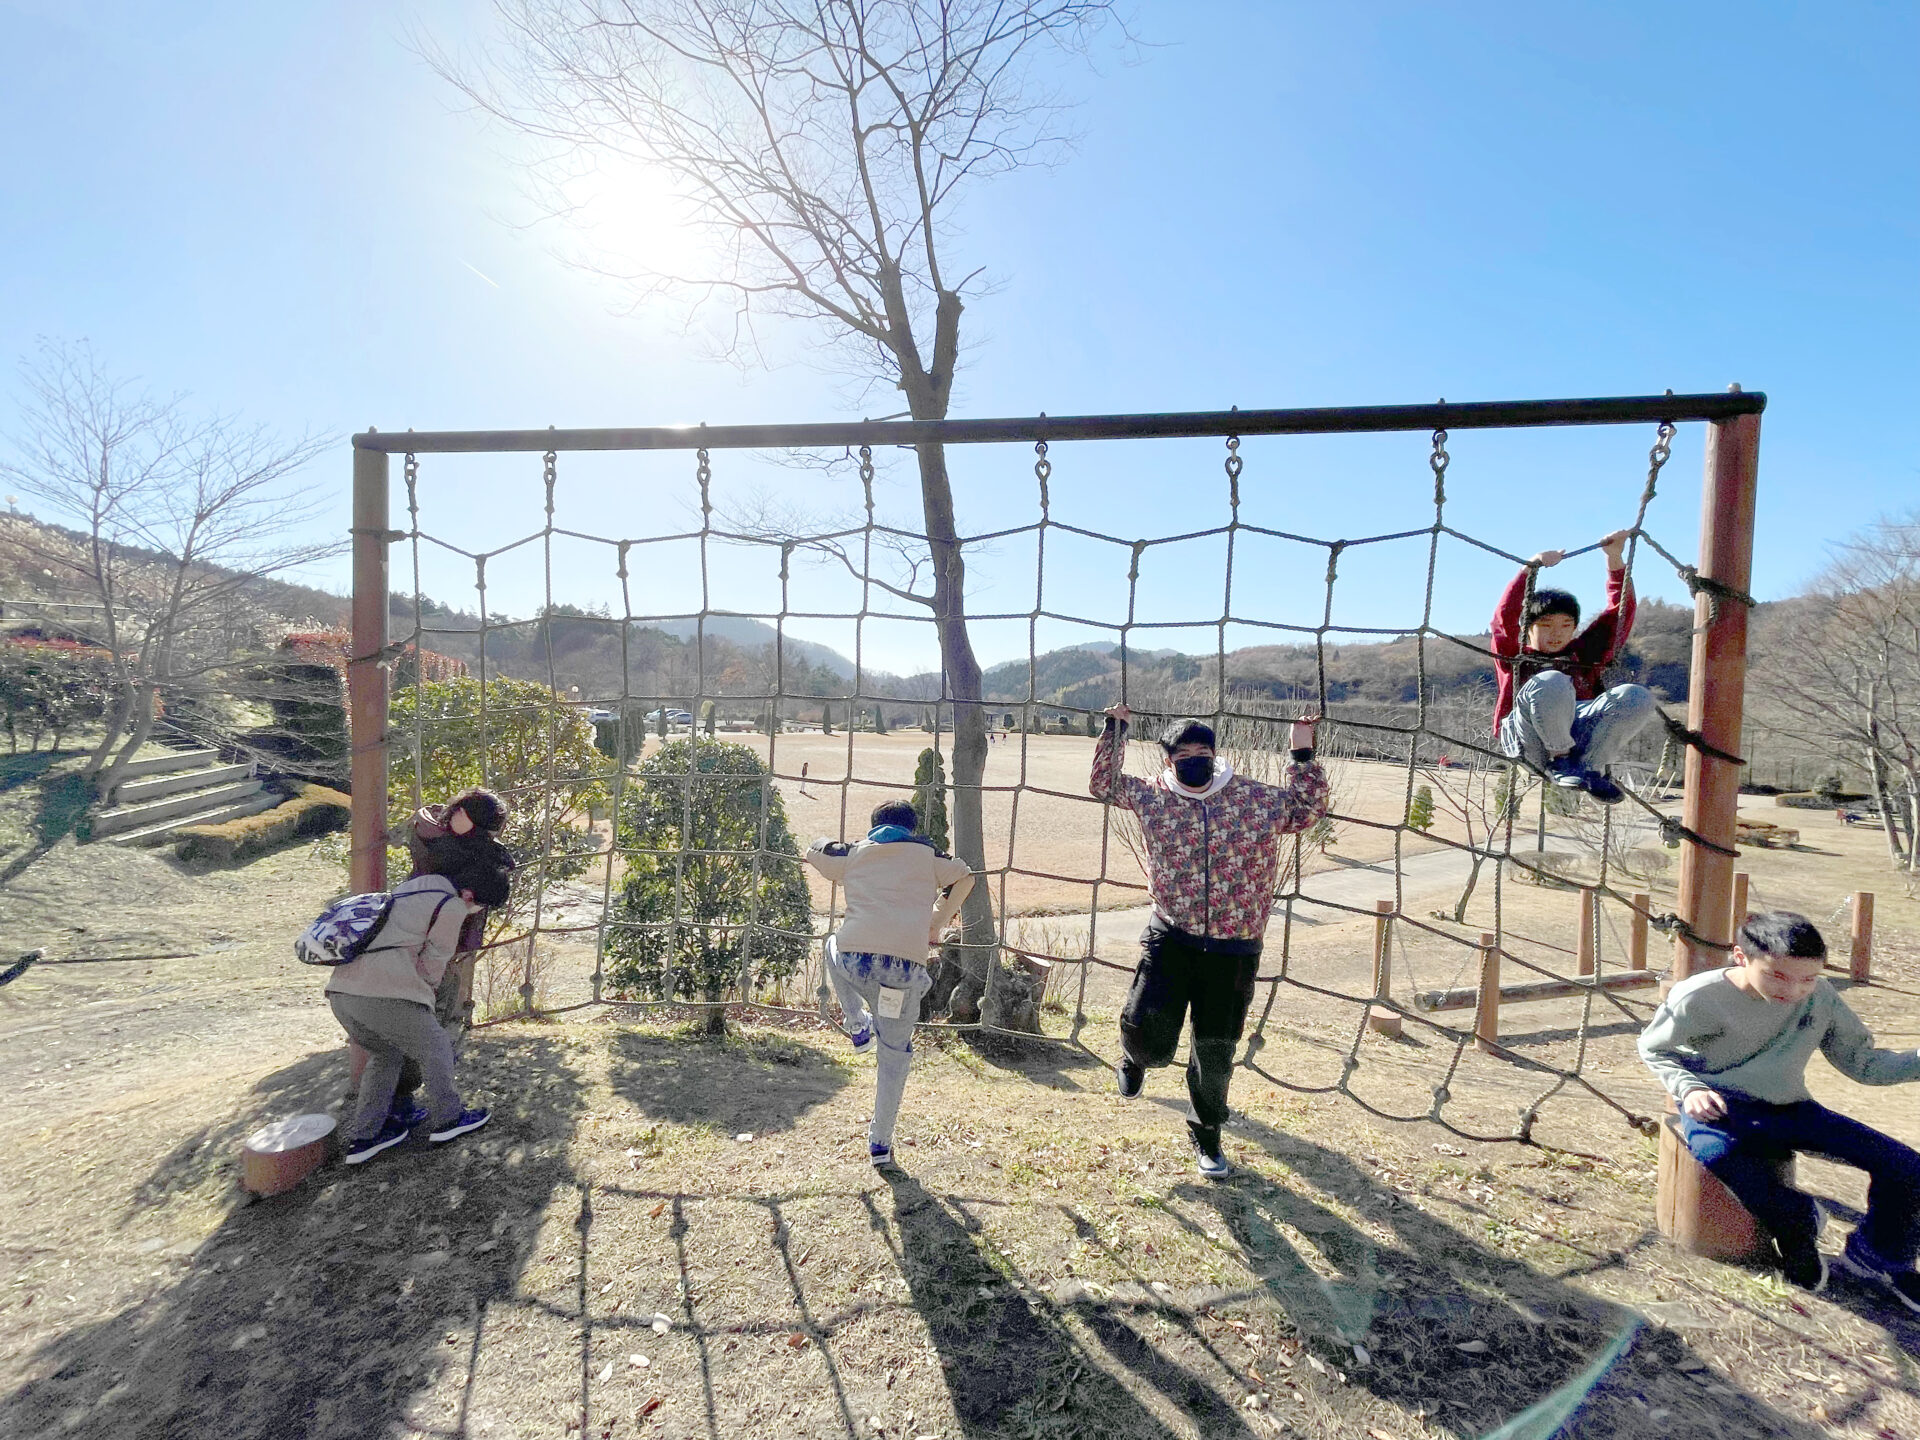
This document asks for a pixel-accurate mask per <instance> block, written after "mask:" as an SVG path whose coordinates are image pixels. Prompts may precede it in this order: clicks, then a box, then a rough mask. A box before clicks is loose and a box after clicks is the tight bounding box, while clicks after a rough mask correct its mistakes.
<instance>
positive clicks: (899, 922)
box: [807, 800, 974, 1170]
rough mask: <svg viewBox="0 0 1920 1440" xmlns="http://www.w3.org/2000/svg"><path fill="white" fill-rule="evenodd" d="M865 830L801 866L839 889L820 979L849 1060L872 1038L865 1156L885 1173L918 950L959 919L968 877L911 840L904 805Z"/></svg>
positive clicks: (919, 966) (922, 977)
mask: <svg viewBox="0 0 1920 1440" xmlns="http://www.w3.org/2000/svg"><path fill="white" fill-rule="evenodd" d="M872 823H873V828H872V829H871V830H870V831H869V832H868V833H867V838H866V839H864V840H862V841H860V842H859V843H858V844H857V845H847V844H844V843H842V842H840V841H837V840H828V839H826V838H825V837H822V838H821V839H818V840H816V841H814V842H813V844H812V846H811V847H809V849H808V850H807V863H808V864H809V865H811V866H813V868H814V869H816V870H818V871H819V872H820V873H821V874H822V875H824V876H826V878H827V879H829V880H833V881H837V882H838V883H839V884H840V885H841V886H843V887H844V888H845V890H846V894H847V913H846V916H845V918H844V919H842V920H841V922H840V929H839V930H838V931H837V932H836V933H835V934H833V935H832V936H830V937H829V938H828V940H827V979H828V980H829V981H830V982H831V983H832V985H833V989H834V993H835V994H836V995H837V996H838V997H839V999H840V1010H841V1013H842V1014H844V1015H845V1016H846V1018H847V1024H848V1025H850V1026H851V1027H852V1035H851V1037H850V1038H851V1039H852V1040H853V1049H854V1053H855V1054H859V1055H864V1054H866V1053H867V1052H868V1051H869V1050H871V1049H873V1048H874V1042H875V1035H876V1032H877V1034H878V1037H879V1047H880V1069H879V1074H878V1076H877V1077H876V1078H875V1081H874V1093H873V1122H872V1124H871V1125H869V1126H868V1128H867V1156H868V1158H869V1159H871V1160H872V1161H873V1164H874V1166H875V1168H876V1169H882V1170H884V1169H890V1168H891V1167H892V1165H893V1122H894V1119H895V1117H897V1116H898V1115H899V1113H900V1096H901V1094H902V1093H903V1092H904V1091H905V1090H906V1088H907V1071H908V1069H909V1068H910V1067H911V1066H912V1064H913V1027H914V1026H915V1025H916V1024H917V1023H918V1022H919V1019H920V1001H921V1000H922V998H924V997H925V995H926V993H927V991H928V990H929V989H931V988H932V986H933V979H932V977H931V976H930V975H929V973H928V971H927V966H926V955H927V951H928V949H929V948H930V947H931V946H933V945H934V944H937V943H938V941H939V936H940V932H941V931H943V930H945V929H946V927H947V925H948V924H949V923H950V922H951V921H952V919H953V917H954V916H955V915H958V914H959V913H960V905H961V902H962V901H964V900H965V899H966V898H967V893H968V892H969V891H970V890H972V889H973V878H974V877H973V872H972V871H971V870H969V869H968V868H967V862H966V861H964V860H956V859H954V858H953V856H951V855H945V854H942V853H941V852H940V851H938V850H936V849H934V848H933V842H932V841H931V840H929V839H927V837H926V836H924V835H919V834H916V833H915V832H916V831H917V830H918V829H919V827H920V817H919V815H918V814H917V813H915V811H914V808H913V806H911V805H909V804H907V802H906V801H904V800H890V801H888V802H887V803H886V804H884V805H880V806H878V807H876V808H875V810H874V812H873V817H872Z"/></svg>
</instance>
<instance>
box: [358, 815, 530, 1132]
mask: <svg viewBox="0 0 1920 1440" xmlns="http://www.w3.org/2000/svg"><path fill="white" fill-rule="evenodd" d="M509 818H510V816H509V814H508V811H507V807H506V804H505V802H504V801H502V800H501V798H500V797H499V796H498V795H496V794H494V792H493V791H491V790H487V789H483V788H481V787H479V786H474V787H472V788H469V789H466V790H462V791H460V792H459V793H458V794H457V795H455V796H454V797H453V798H452V799H450V800H448V801H446V802H445V803H444V804H439V805H423V806H421V807H420V808H419V809H418V810H416V811H414V812H413V814H412V816H411V817H409V819H408V820H407V823H406V828H405V838H406V842H407V854H408V855H409V856H410V857H411V858H412V860H413V871H412V873H411V875H410V876H409V877H408V878H409V879H415V880H417V879H419V878H420V877H421V876H422V875H441V874H449V873H451V872H452V871H453V870H454V869H456V868H458V867H460V866H462V865H465V864H467V863H469V862H470V861H472V860H476V859H477V860H479V861H481V862H483V863H491V864H492V865H493V866H495V867H496V868H497V869H499V870H500V872H501V873H502V874H503V875H505V874H509V873H510V872H511V871H512V870H513V868H514V863H513V856H512V855H511V854H509V853H508V851H507V848H506V846H504V845H502V844H501V843H500V840H499V837H500V835H501V833H502V832H503V831H504V830H505V829H506V828H507V821H508V819H509ZM502 903H504V900H503V901H502ZM487 913H488V907H487V906H485V905H482V906H480V907H479V908H477V909H474V910H471V911H470V912H469V913H468V915H467V917H466V921H465V923H464V924H462V925H461V927H460V939H459V943H458V944H457V945H456V946H455V948H454V955H453V959H452V960H450V961H449V962H448V963H447V968H446V970H445V972H444V973H443V974H442V975H441V977H440V982H439V984H438V985H437V986H436V987H435V989H434V997H433V1013H434V1018H435V1019H436V1020H438V1021H439V1022H440V1024H441V1025H442V1026H443V1027H445V1029H446V1032H447V1038H448V1040H449V1041H451V1042H452V1044H453V1049H454V1053H455V1055H458V1054H459V1052H460V1048H461V1046H462V1045H463V1044H464V1042H465V1040H466V1034H467V1031H468V1030H470V1029H472V1027H473V968H474V964H475V962H476V960H477V959H478V957H479V954H480V951H481V949H482V948H483V947H484V946H485V944H486V935H487ZM348 1053H349V1064H348V1073H349V1075H350V1077H351V1080H352V1083H353V1084H354V1085H356V1086H357V1085H358V1084H359V1083H360V1076H361V1072H362V1071H363V1070H364V1069H365V1068H366V1063H367V1052H366V1051H365V1050H363V1049H361V1048H360V1046H358V1045H353V1044H351V1043H350V1044H349V1052H348ZM421 1078H422V1077H421V1072H420V1067H419V1066H418V1065H416V1064H414V1063H413V1062H412V1061H408V1062H407V1063H406V1064H405V1065H404V1066H403V1067H402V1068H401V1071H400V1080H399V1083H398V1085H397V1086H396V1087H395V1091H394V1100H393V1106H394V1117H395V1119H397V1120H399V1121H401V1122H402V1123H403V1124H407V1125H419V1124H421V1123H423V1122H424V1121H425V1120H426V1118H427V1116H426V1112H425V1111H424V1110H422V1109H421V1108H420V1107H419V1105H418V1104H417V1103H416V1102H415V1100H414V1095H415V1093H416V1092H417V1091H418V1090H419V1088H420V1082H421Z"/></svg>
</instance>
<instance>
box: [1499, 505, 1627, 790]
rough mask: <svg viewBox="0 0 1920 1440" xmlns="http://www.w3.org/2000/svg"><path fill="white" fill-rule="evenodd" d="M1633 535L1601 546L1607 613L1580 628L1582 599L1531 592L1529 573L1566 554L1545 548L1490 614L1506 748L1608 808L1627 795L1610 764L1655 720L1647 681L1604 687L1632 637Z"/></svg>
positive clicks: (1623, 533)
mask: <svg viewBox="0 0 1920 1440" xmlns="http://www.w3.org/2000/svg"><path fill="white" fill-rule="evenodd" d="M1631 533H1632V532H1631V531H1627V530H1616V531H1614V532H1613V533H1612V534H1611V535H1609V536H1607V537H1606V538H1605V539H1604V540H1602V541H1601V542H1600V548H1601V550H1602V551H1603V552H1604V553H1605V554H1606V557H1607V608H1606V609H1604V610H1602V611H1601V612H1600V613H1599V614H1598V615H1596V616H1594V618H1593V621H1592V623H1591V624H1589V625H1588V626H1587V628H1586V629H1584V630H1582V629H1581V628H1580V602H1579V600H1577V599H1575V598H1574V597H1573V596H1572V595H1570V594H1569V593H1568V592H1566V591H1565V590H1541V589H1537V588H1536V589H1535V590H1534V592H1533V597H1532V599H1531V600H1529V599H1528V597H1527V577H1528V576H1529V575H1530V574H1532V573H1534V570H1535V567H1538V569H1543V570H1544V569H1548V568H1550V567H1552V566H1555V565H1558V564H1559V563H1560V562H1561V561H1562V560H1563V559H1565V558H1566V556H1565V554H1564V552H1562V551H1559V550H1542V551H1541V552H1540V553H1539V554H1538V555H1536V556H1534V557H1533V559H1532V561H1531V562H1530V563H1529V565H1528V567H1527V568H1526V569H1523V570H1521V572H1520V573H1519V574H1518V575H1516V576H1514V577H1513V579H1512V581H1511V582H1509V583H1508V585H1507V588H1506V590H1505V591H1504V592H1503V593H1502V594H1501V596H1500V604H1499V606H1498V607H1497V608H1496V609H1495V610H1494V612H1493V653H1494V662H1493V670H1494V675H1495V677H1496V678H1497V680H1498V681H1499V687H1500V689H1499V696H1498V698H1497V699H1496V700H1495V702H1494V707H1493V726H1494V733H1495V734H1496V735H1498V736H1499V739H1500V748H1501V750H1502V751H1503V752H1505V753H1506V754H1507V755H1509V756H1511V757H1512V758H1514V759H1516V760H1524V761H1526V762H1527V764H1529V765H1531V766H1532V767H1533V768H1534V769H1536V770H1538V771H1540V772H1542V773H1543V774H1545V775H1546V776H1547V777H1548V778H1549V779H1550V780H1551V781H1552V782H1553V783H1554V784H1555V785H1558V786H1561V787H1563V788H1565V789H1568V790H1584V791H1586V792H1587V793H1588V794H1589V795H1591V796H1593V798H1594V799H1596V800H1598V801H1600V802H1601V803H1602V804H1605V805H1616V804H1618V803H1619V802H1620V801H1621V800H1622V799H1624V798H1625V793H1626V792H1624V791H1623V790H1621V788H1620V787H1619V785H1618V784H1616V783H1615V782H1614V780H1613V779H1612V777H1611V776H1609V775H1608V774H1607V766H1608V765H1609V764H1610V763H1611V762H1612V761H1613V760H1614V758H1615V757H1616V756H1618V755H1619V754H1620V752H1621V751H1622V750H1623V749H1624V748H1625V746H1626V744H1627V742H1628V741H1630V740H1631V739H1633V737H1634V736H1636V735H1638V734H1639V733H1640V732H1641V731H1642V730H1644V729H1646V728H1647V726H1648V725H1650V724H1652V723H1653V722H1654V720H1655V719H1656V718H1657V717H1658V714H1659V706H1658V705H1657V704H1656V703H1655V701H1654V698H1653V692H1652V691H1651V690H1649V689H1647V687H1646V686H1644V685H1615V686H1614V687H1613V688H1612V689H1610V690H1608V689H1603V688H1602V686H1603V683H1604V681H1605V678H1606V671H1607V667H1608V666H1609V665H1611V664H1613V662H1614V660H1615V659H1616V658H1617V657H1618V656H1619V654H1620V652H1621V651H1622V650H1624V649H1625V648H1626V645H1627V637H1628V636H1629V635H1630V634H1631V633H1632V631H1633V613H1634V597H1633V580H1632V577H1630V576H1629V575H1628V574H1627V565H1626V560H1625V558H1624V556H1623V554H1622V552H1623V551H1624V549H1625V547H1626V543H1627V537H1628V536H1629V535H1630V534H1631Z"/></svg>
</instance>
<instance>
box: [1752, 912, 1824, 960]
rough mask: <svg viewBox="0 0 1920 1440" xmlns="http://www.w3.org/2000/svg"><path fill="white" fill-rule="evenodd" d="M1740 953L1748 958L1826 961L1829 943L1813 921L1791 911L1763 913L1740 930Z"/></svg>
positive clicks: (1755, 916)
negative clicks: (1776, 957) (1765, 957)
mask: <svg viewBox="0 0 1920 1440" xmlns="http://www.w3.org/2000/svg"><path fill="white" fill-rule="evenodd" d="M1739 940H1740V949H1741V952H1742V953H1743V954H1746V955H1748V956H1752V955H1757V954H1764V955H1786V956H1789V957H1791V958H1793V959H1795V960H1824V959H1826V958H1827V942H1826V941H1825V940H1823V939H1821V938H1820V932H1819V931H1818V930H1817V929H1815V928H1814V924H1813V922H1812V921H1811V920H1809V919H1807V917H1806V916H1804V915H1796V914H1795V913H1794V912H1793V911H1791V910H1762V911H1760V912H1759V913H1758V914H1756V915H1749V916H1748V917H1747V919H1746V923H1745V924H1743V925H1742V926H1741V927H1740V936H1739Z"/></svg>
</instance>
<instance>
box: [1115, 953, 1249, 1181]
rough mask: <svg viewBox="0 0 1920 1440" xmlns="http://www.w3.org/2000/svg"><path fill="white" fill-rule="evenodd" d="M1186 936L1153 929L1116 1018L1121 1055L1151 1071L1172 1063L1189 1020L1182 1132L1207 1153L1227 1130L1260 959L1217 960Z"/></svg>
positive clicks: (1217, 956)
mask: <svg viewBox="0 0 1920 1440" xmlns="http://www.w3.org/2000/svg"><path fill="white" fill-rule="evenodd" d="M1204 943H1205V942H1203V941H1201V940H1200V939H1199V938H1198V937H1196V936H1192V935H1188V934H1187V933H1186V932H1185V931H1181V930H1173V929H1167V928H1162V927H1159V926H1151V927H1149V928H1148V930H1147V933H1146V934H1144V935H1142V936H1141V937H1140V951H1141V954H1140V968H1139V969H1138V970H1136V971H1134V972H1133V989H1132V990H1130V991H1128V992H1127V1003H1126V1005H1125V1006H1124V1007H1122V1009H1121V1011H1120V1048H1121V1050H1122V1051H1123V1052H1124V1053H1125V1055H1126V1057H1127V1059H1129V1060H1131V1061H1132V1062H1133V1063H1134V1064H1136V1065H1140V1066H1144V1067H1146V1068H1149V1069H1152V1068H1154V1067H1157V1066H1161V1065H1169V1064H1171V1063H1172V1062H1173V1052H1174V1051H1175V1050H1177V1049H1178V1048H1179V1047H1180V1032H1181V1030H1182V1029H1183V1028H1185V1026H1186V1023H1187V1012H1188V1011H1189V1010H1191V1011H1192V1013H1193V1047H1192V1050H1191V1052H1190V1053H1189V1056H1188V1059H1187V1100H1188V1107H1187V1128H1188V1129H1190V1130H1191V1131H1193V1138H1194V1139H1195V1140H1196V1141H1198V1142H1199V1143H1200V1144H1201V1145H1203V1146H1205V1147H1206V1148H1207V1150H1208V1151H1209V1152H1212V1151H1215V1150H1218V1149H1219V1147H1220V1127H1221V1126H1222V1125H1224V1124H1226V1122H1227V1115H1228V1114H1229V1111H1228V1109H1227V1084H1228V1082H1229V1081H1230V1080H1231V1079H1232V1077H1233V1051H1234V1047H1235V1046H1236V1045H1237V1044H1238V1043H1239V1041H1240V1034H1241V1032H1242V1031H1243V1030H1244V1029H1246V1024H1247V1007H1248V1006H1249V1005H1251V1004H1252V1003H1253V980H1254V976H1255V975H1256V974H1257V973H1258V972H1259V969H1260V953H1259V951H1257V950H1256V951H1254V952H1253V953H1252V954H1250V955H1222V954H1218V953H1216V952H1210V951H1208V950H1206V949H1204V948H1202V947H1203V945H1204Z"/></svg>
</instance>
